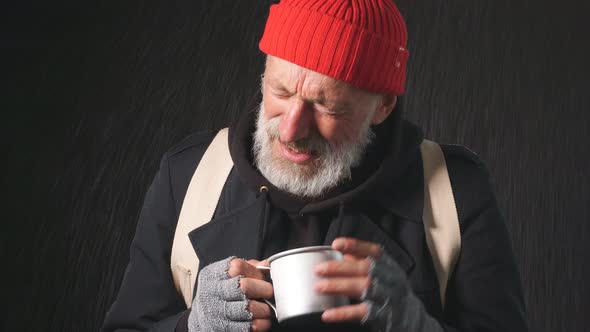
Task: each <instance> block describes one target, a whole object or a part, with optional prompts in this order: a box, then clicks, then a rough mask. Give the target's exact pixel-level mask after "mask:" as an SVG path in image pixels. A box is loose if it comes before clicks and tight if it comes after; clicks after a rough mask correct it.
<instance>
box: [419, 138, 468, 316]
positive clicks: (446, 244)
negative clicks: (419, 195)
mask: <svg viewBox="0 0 590 332" xmlns="http://www.w3.org/2000/svg"><path fill="white" fill-rule="evenodd" d="M420 152H421V153H422V161H423V165H424V211H423V221H424V230H425V234H426V243H427V244H428V249H429V250H430V254H431V256H432V259H433V262H434V268H435V269H436V275H437V277H438V283H439V287H440V298H441V303H442V305H443V307H444V304H445V294H446V290H447V283H448V280H449V277H450V275H451V272H452V271H453V268H454V267H455V263H456V262H457V258H458V256H459V252H460V251H461V231H460V229H459V217H458V215H457V208H456V206H455V198H454V196H453V190H452V187H451V180H450V178H449V173H448V169H447V164H446V161H445V157H444V154H443V152H442V150H441V148H440V146H439V145H438V144H437V143H435V142H433V141H429V140H423V141H422V144H420Z"/></svg>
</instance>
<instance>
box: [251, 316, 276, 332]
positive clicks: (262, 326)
mask: <svg viewBox="0 0 590 332" xmlns="http://www.w3.org/2000/svg"><path fill="white" fill-rule="evenodd" d="M271 325H272V323H271V322H270V319H255V320H253V321H252V332H259V331H268V330H270V327H271Z"/></svg>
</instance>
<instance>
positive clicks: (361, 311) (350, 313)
mask: <svg viewBox="0 0 590 332" xmlns="http://www.w3.org/2000/svg"><path fill="white" fill-rule="evenodd" d="M368 310H369V308H368V307H367V304H366V303H364V302H363V303H359V304H352V305H346V306H342V307H338V308H333V309H328V310H326V311H324V313H323V314H322V321H324V322H327V323H335V322H350V321H357V322H358V321H361V320H362V319H363V318H364V317H365V315H366V314H367V312H368Z"/></svg>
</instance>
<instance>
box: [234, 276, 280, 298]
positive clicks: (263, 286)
mask: <svg viewBox="0 0 590 332" xmlns="http://www.w3.org/2000/svg"><path fill="white" fill-rule="evenodd" d="M240 289H241V290H242V291H243V292H244V294H246V298H248V299H270V298H271V297H273V289H272V284H271V283H270V282H268V281H264V280H259V279H253V278H240Z"/></svg>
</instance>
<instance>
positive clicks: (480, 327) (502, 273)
mask: <svg viewBox="0 0 590 332" xmlns="http://www.w3.org/2000/svg"><path fill="white" fill-rule="evenodd" d="M454 149H459V147H454ZM462 149H463V151H461V152H460V153H461V154H462V155H463V156H465V155H469V156H470V157H469V158H470V160H469V159H466V158H449V157H447V160H448V162H447V163H448V164H449V165H448V166H449V174H450V177H451V182H452V185H453V192H454V194H455V201H456V204H457V210H458V212H459V219H460V227H461V253H460V255H459V258H458V261H457V264H456V266H455V269H454V272H453V274H452V276H451V279H450V280H449V285H448V288H447V303H446V305H445V314H444V317H445V319H444V320H445V321H444V322H442V323H443V327H444V329H445V330H446V331H463V332H467V331H490V332H491V331H497V332H500V331H502V332H512V331H514V332H522V331H527V330H528V327H527V321H526V314H525V303H524V295H523V290H522V283H521V279H520V275H519V272H518V268H517V265H516V260H515V257H514V253H513V250H512V245H511V242H510V237H509V234H508V229H507V227H506V224H505V222H504V218H503V216H502V214H501V212H500V209H499V207H498V203H497V200H496V198H495V195H494V193H493V189H492V186H491V183H490V176H489V173H488V171H487V168H486V167H485V165H484V164H483V163H482V162H481V161H480V160H479V158H478V157H477V156H475V154H474V153H473V152H471V151H469V150H467V149H466V148H464V147H462ZM449 152H451V153H452V150H451V151H449V150H447V153H449ZM474 164H475V165H474Z"/></svg>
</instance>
